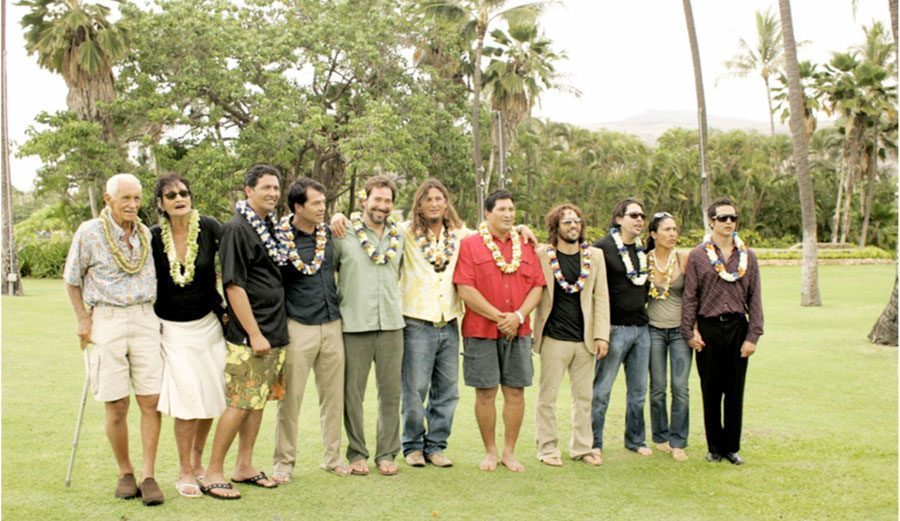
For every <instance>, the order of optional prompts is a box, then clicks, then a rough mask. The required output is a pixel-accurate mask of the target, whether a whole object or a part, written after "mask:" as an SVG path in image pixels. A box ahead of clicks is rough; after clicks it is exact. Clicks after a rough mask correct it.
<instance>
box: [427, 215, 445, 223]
mask: <svg viewBox="0 0 900 521" xmlns="http://www.w3.org/2000/svg"><path fill="white" fill-rule="evenodd" d="M425 221H427V222H428V224H439V223H442V222H444V218H443V216H441V217H426V218H425Z"/></svg>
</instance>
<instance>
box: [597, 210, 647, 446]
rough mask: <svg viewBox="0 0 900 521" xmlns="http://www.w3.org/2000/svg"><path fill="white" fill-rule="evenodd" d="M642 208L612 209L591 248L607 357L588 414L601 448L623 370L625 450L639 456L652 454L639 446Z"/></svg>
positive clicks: (643, 348)
mask: <svg viewBox="0 0 900 521" xmlns="http://www.w3.org/2000/svg"><path fill="white" fill-rule="evenodd" d="M643 229H644V207H643V205H641V203H640V202H639V201H638V200H636V199H633V198H628V199H625V200H623V201H620V202H619V203H618V204H617V205H616V207H615V209H614V210H613V218H612V222H611V223H610V230H609V234H608V235H606V236H604V237H603V238H602V239H600V240H599V241H597V242H596V244H594V246H596V247H598V248H600V249H601V250H603V257H604V259H605V261H606V281H607V286H608V287H609V302H610V322H611V324H612V326H611V331H610V341H609V354H608V355H607V356H606V357H605V358H603V359H602V360H598V361H597V367H596V374H595V376H594V399H593V404H592V405H593V407H592V411H591V413H592V414H591V415H592V418H593V423H594V448H596V449H603V424H604V422H605V420H606V409H607V407H608V406H609V397H610V394H611V393H612V387H613V382H615V380H616V374H617V373H618V372H619V366H620V365H623V364H624V365H625V385H626V389H627V398H626V408H625V447H626V448H627V449H629V450H632V451H634V452H636V453H638V454H640V455H642V456H649V455H651V454H652V453H653V452H652V451H651V450H650V448H649V447H647V445H646V443H645V437H646V429H645V427H644V399H645V398H646V396H647V378H648V372H649V367H650V330H649V329H648V327H647V324H648V322H649V319H648V318H647V310H646V302H647V277H648V274H649V270H648V268H647V256H646V254H645V253H644V249H643V246H642V244H641V239H640V234H641V230H643Z"/></svg>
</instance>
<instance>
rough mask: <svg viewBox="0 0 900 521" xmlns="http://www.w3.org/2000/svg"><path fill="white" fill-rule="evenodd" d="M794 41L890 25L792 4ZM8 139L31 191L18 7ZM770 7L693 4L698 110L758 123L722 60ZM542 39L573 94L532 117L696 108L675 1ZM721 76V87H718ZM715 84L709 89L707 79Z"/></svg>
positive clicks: (736, 0)
mask: <svg viewBox="0 0 900 521" xmlns="http://www.w3.org/2000/svg"><path fill="white" fill-rule="evenodd" d="M791 4H792V9H793V19H794V34H795V37H796V38H797V39H798V40H805V41H807V42H809V43H808V44H807V45H805V46H804V47H802V48H801V49H800V50H799V51H798V52H799V58H800V59H801V60H812V61H814V62H824V61H827V60H828V58H829V57H830V55H831V53H832V52H833V51H844V50H847V49H848V48H849V47H850V46H852V45H855V44H858V43H860V42H862V40H863V33H862V29H861V26H862V25H863V24H865V25H869V24H871V22H872V21H873V20H881V21H882V22H883V23H884V24H885V25H886V26H888V27H889V26H890V23H889V20H890V16H889V14H888V2H887V0H859V1H858V7H857V12H856V18H855V20H854V17H853V11H852V8H851V1H850V0H792V2H791ZM6 5H7V8H9V13H8V16H7V24H8V26H7V47H8V55H7V59H8V60H9V61H8V64H9V69H8V73H7V76H8V78H9V94H8V95H9V107H10V108H9V131H10V137H11V139H12V142H13V143H12V151H13V157H11V158H10V161H11V170H12V182H13V184H14V185H15V186H16V187H17V188H19V189H23V190H30V189H31V188H32V186H33V182H34V172H35V170H36V169H37V168H38V167H39V166H40V163H39V161H38V160H37V159H36V158H25V159H17V158H16V157H15V155H14V154H15V150H16V144H17V143H21V142H23V141H24V139H25V129H26V128H27V127H28V125H29V124H31V122H32V121H33V120H34V117H35V116H36V115H37V114H38V113H39V112H41V111H43V110H46V111H56V110H63V109H65V108H66V103H65V97H66V87H65V83H64V82H63V80H62V79H61V78H60V77H59V76H56V75H54V74H51V73H49V72H47V71H45V70H43V69H40V68H39V67H38V66H37V64H36V61H35V59H34V57H29V56H27V55H26V53H25V49H24V39H23V36H22V30H21V28H20V26H19V20H21V18H22V15H23V14H24V13H25V9H24V8H22V7H18V6H15V5H13V4H12V2H9V1H7V3H6ZM770 5H771V6H773V9H774V10H775V12H776V15H777V2H775V1H774V0H772V1H764V0H693V10H694V22H695V26H696V30H697V39H698V41H699V45H700V55H701V56H700V58H701V61H702V67H703V79H704V84H705V87H706V104H707V111H708V113H709V114H711V115H715V116H721V117H736V118H743V119H749V120H756V121H767V119H768V117H767V115H766V98H765V91H764V90H763V84H762V80H761V79H760V78H758V77H748V78H746V79H735V78H721V76H722V75H723V74H724V73H725V68H724V66H723V65H722V62H724V61H725V60H727V59H729V58H731V57H732V56H733V55H734V54H735V52H736V51H737V45H738V40H739V39H740V38H741V37H743V38H745V39H747V40H748V41H753V40H754V38H755V31H756V28H755V20H754V15H753V13H754V12H755V11H756V10H764V9H766V8H767V7H768V6H770ZM541 24H542V26H543V28H544V31H545V32H546V34H547V36H548V37H549V38H550V39H551V40H553V42H554V46H555V48H556V49H557V50H563V51H565V52H566V54H567V55H568V60H567V61H564V62H562V63H560V64H559V65H558V67H557V68H558V70H559V71H561V72H562V73H564V74H565V77H566V83H568V84H569V85H571V86H572V87H575V88H576V89H578V90H579V91H581V97H580V98H576V97H575V96H573V95H572V94H569V93H565V92H547V93H545V94H544V95H543V97H542V99H541V105H540V107H538V108H537V109H536V115H537V116H540V117H545V118H549V119H552V120H556V121H564V122H569V123H575V124H590V123H600V122H609V121H617V120H621V119H624V118H627V117H629V116H634V115H637V114H641V113H643V112H646V111H648V110H676V111H693V110H695V108H696V93H695V92H694V77H693V69H692V65H691V54H690V46H689V43H688V38H687V30H686V29H685V22H684V11H683V8H682V2H680V1H678V0H568V1H564V2H561V3H560V5H556V6H553V7H551V8H550V9H549V10H547V11H546V12H545V13H544V14H543V15H542V17H541ZM720 78H721V79H720ZM717 79H719V81H718V82H716V80H717Z"/></svg>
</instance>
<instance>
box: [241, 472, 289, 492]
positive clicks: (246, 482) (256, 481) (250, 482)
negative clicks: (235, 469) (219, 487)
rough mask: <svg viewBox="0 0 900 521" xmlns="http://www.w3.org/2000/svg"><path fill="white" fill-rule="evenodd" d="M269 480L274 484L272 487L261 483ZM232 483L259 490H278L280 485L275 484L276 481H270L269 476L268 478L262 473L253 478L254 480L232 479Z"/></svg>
mask: <svg viewBox="0 0 900 521" xmlns="http://www.w3.org/2000/svg"><path fill="white" fill-rule="evenodd" d="M264 479H268V480H269V481H271V482H272V483H273V484H272V485H263V484H262V483H260V481H262V480H264ZM231 482H232V483H240V484H241V485H253V486H254V487H259V488H278V483H276V482H275V480H274V479H269V476H266V473H265V472H260V473H259V474H257V475H255V476H253V477H252V478H247V479H234V478H231Z"/></svg>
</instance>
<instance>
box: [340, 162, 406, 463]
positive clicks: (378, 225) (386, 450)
mask: <svg viewBox="0 0 900 521" xmlns="http://www.w3.org/2000/svg"><path fill="white" fill-rule="evenodd" d="M365 191H366V198H365V200H364V202H363V203H362V210H363V211H362V213H361V215H360V214H353V215H351V216H350V223H351V228H350V229H349V230H347V233H346V234H345V235H344V237H343V238H340V239H336V240H335V241H334V253H335V264H336V265H337V268H338V271H339V275H338V298H339V300H340V308H341V318H342V320H343V331H344V353H345V359H346V366H345V367H346V370H345V378H344V428H345V429H346V431H347V439H348V440H349V443H348V445H347V460H348V461H350V468H351V470H352V471H353V474H356V475H362V476H364V475H366V474H368V473H369V465H368V462H367V460H368V458H369V451H368V449H367V448H366V437H365V429H364V426H365V421H364V418H363V400H364V399H365V394H366V384H367V383H368V380H369V370H370V369H371V368H372V362H375V382H376V385H377V386H378V431H377V433H376V442H375V463H376V465H378V472H379V473H381V475H383V476H393V475H394V474H396V473H397V464H396V463H394V459H395V458H396V457H397V454H398V453H399V452H400V390H401V380H400V370H401V367H402V363H403V326H404V321H403V314H402V313H401V311H400V290H399V277H400V258H401V257H402V255H403V240H404V237H403V231H402V230H401V229H400V227H399V226H397V224H395V223H393V222H392V221H391V220H390V219H389V217H390V215H391V210H393V205H394V197H395V196H396V193H397V187H396V185H394V182H393V181H392V180H391V179H390V178H389V177H386V176H381V175H378V176H374V177H372V178H371V179H369V180H368V181H367V182H366V186H365Z"/></svg>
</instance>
